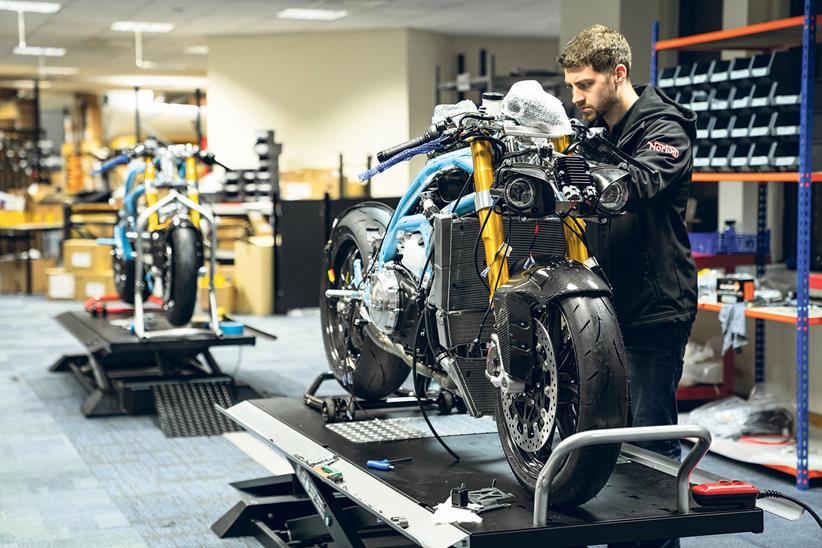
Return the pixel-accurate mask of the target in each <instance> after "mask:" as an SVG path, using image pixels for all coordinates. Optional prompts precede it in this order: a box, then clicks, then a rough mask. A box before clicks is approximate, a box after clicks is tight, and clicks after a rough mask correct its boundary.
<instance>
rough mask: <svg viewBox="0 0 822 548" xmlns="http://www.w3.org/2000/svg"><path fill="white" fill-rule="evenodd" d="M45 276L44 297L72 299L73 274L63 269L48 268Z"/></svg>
mask: <svg viewBox="0 0 822 548" xmlns="http://www.w3.org/2000/svg"><path fill="white" fill-rule="evenodd" d="M45 274H46V279H47V288H46V295H47V296H48V298H49V299H56V300H63V299H74V274H72V273H71V272H67V271H66V269H64V268H49V269H46V271H45Z"/></svg>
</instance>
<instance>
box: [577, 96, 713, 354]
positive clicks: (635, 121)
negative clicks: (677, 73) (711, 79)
mask: <svg viewBox="0 0 822 548" xmlns="http://www.w3.org/2000/svg"><path fill="white" fill-rule="evenodd" d="M636 91H637V94H638V95H639V99H638V100H637V101H636V102H635V103H634V105H633V106H632V107H631V108H630V109H629V110H628V112H627V113H625V116H623V118H622V120H620V121H619V122H618V123H617V124H616V125H615V126H614V127H613V128H611V130H610V132H609V134H608V139H609V140H610V141H611V142H613V143H615V144H616V145H617V146H618V147H619V149H620V150H622V151H623V152H625V153H627V154H628V155H630V156H631V157H633V158H634V159H636V160H637V161H639V162H640V163H641V164H643V165H644V166H646V167H647V168H648V169H647V170H643V169H640V168H638V167H636V166H629V167H628V169H629V171H630V172H631V175H632V181H631V184H630V187H629V198H628V204H627V206H626V207H627V211H628V213H626V214H625V215H622V216H620V217H616V218H613V219H611V220H609V222H607V223H606V224H602V225H598V224H594V223H589V224H588V225H587V226H588V227H589V230H588V235H589V236H588V237H589V242H590V246H591V251H592V253H593V254H594V256H595V257H596V258H597V260H598V261H599V262H600V264H601V265H602V267H603V269H604V270H605V273H606V274H607V276H608V278H609V280H610V282H611V284H612V285H613V287H614V305H615V308H616V311H617V316H618V318H619V323H620V325H621V327H622V332H623V335H624V336H625V338H626V339H630V338H631V337H632V336H634V335H637V334H638V332H639V331H640V330H644V329H646V328H650V327H658V326H662V325H664V324H669V323H674V322H690V321H692V320H693V318H694V316H695V315H696V299H697V284H696V266H695V264H694V259H693V256H692V255H691V245H690V242H689V240H688V232H687V230H686V227H685V207H686V204H687V201H688V193H689V190H690V185H691V172H692V167H693V159H692V147H691V142H692V140H693V139H694V137H695V134H696V125H695V123H696V115H695V114H694V113H693V112H691V111H690V110H688V109H686V108H685V107H683V106H681V105H679V104H678V103H676V102H674V101H673V100H672V99H670V98H669V97H668V96H667V95H665V94H664V93H663V92H662V91H660V90H659V89H657V88H655V87H653V86H639V87H637V88H636Z"/></svg>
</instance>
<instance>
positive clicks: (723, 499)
mask: <svg viewBox="0 0 822 548" xmlns="http://www.w3.org/2000/svg"><path fill="white" fill-rule="evenodd" d="M691 494H692V495H693V497H694V501H695V502H696V503H697V504H699V505H700V506H735V507H737V508H753V507H754V506H756V499H757V497H758V496H759V489H757V488H756V487H755V486H753V485H751V484H750V483H746V482H744V481H740V480H722V481H717V482H714V483H701V484H699V485H694V486H693V487H692V488H691Z"/></svg>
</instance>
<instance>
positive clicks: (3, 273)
mask: <svg viewBox="0 0 822 548" xmlns="http://www.w3.org/2000/svg"><path fill="white" fill-rule="evenodd" d="M56 263H57V261H56V260H55V259H53V258H43V257H38V258H32V259H31V292H32V293H34V294H42V293H44V292H45V291H46V272H47V270H49V269H51V268H52V267H54V265H55V264H56ZM26 268H27V265H26V259H25V257H13V256H7V257H0V293H25V292H26Z"/></svg>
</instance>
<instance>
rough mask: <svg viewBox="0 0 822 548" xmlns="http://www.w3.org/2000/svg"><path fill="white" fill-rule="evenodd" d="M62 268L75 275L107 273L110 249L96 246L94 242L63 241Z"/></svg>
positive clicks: (109, 267) (109, 262)
mask: <svg viewBox="0 0 822 548" xmlns="http://www.w3.org/2000/svg"><path fill="white" fill-rule="evenodd" d="M63 268H65V269H66V270H68V271H69V272H73V273H75V274H93V273H98V274H99V273H102V272H105V271H109V270H111V247H110V246H106V245H97V242H96V241H95V240H64V241H63Z"/></svg>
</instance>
